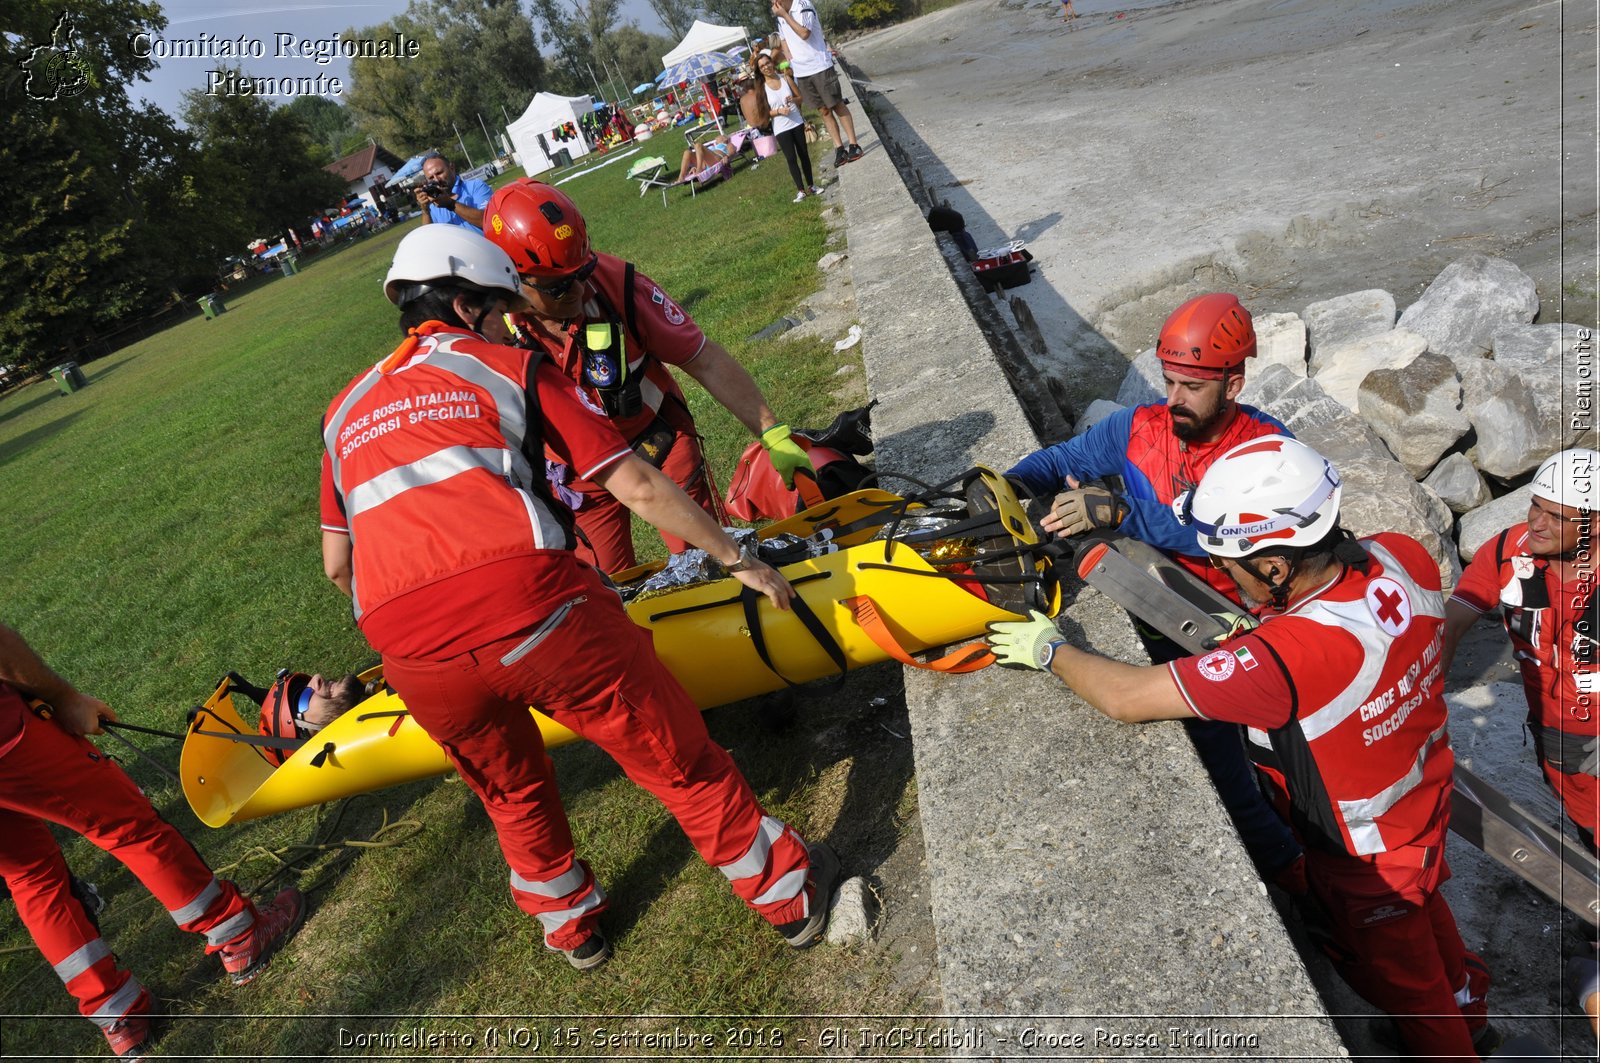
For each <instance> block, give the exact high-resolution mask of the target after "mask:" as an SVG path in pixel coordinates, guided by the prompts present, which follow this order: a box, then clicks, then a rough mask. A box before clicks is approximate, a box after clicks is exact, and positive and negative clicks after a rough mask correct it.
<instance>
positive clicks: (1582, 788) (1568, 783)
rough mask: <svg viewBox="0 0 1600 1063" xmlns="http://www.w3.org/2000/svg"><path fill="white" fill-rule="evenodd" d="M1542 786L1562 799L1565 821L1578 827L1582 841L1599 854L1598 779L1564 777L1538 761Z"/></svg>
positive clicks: (1588, 776)
mask: <svg viewBox="0 0 1600 1063" xmlns="http://www.w3.org/2000/svg"><path fill="white" fill-rule="evenodd" d="M1539 767H1540V768H1541V769H1543V771H1544V779H1545V782H1547V783H1549V784H1550V788H1551V789H1552V790H1554V791H1555V792H1556V795H1557V796H1558V797H1560V798H1561V807H1562V808H1563V809H1565V810H1566V813H1567V818H1568V819H1570V820H1572V822H1573V823H1575V824H1577V826H1578V829H1579V831H1580V832H1581V833H1582V834H1583V836H1584V839H1585V840H1586V841H1587V842H1588V843H1589V845H1590V846H1591V847H1593V848H1594V849H1595V850H1596V852H1597V854H1600V779H1596V778H1595V777H1594V776H1593V775H1589V774H1586V773H1584V772H1581V771H1580V772H1577V773H1576V774H1573V775H1566V774H1563V773H1562V772H1559V771H1556V770H1555V769H1554V768H1552V767H1551V766H1550V765H1549V764H1548V763H1546V762H1545V761H1543V760H1541V761H1540V762H1539Z"/></svg>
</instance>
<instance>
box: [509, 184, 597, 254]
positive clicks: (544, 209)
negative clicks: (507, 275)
mask: <svg viewBox="0 0 1600 1063" xmlns="http://www.w3.org/2000/svg"><path fill="white" fill-rule="evenodd" d="M483 235H485V236H487V237H488V238H489V239H490V240H492V241H494V243H495V244H496V245H497V246H498V247H500V248H501V250H503V251H505V253H506V254H508V255H510V256H511V261H512V262H514V263H516V266H517V272H518V273H520V274H522V275H523V276H524V277H549V278H557V277H564V276H566V275H567V274H569V273H572V272H574V271H576V270H578V269H580V268H582V267H583V266H584V265H586V264H587V263H588V261H589V260H590V259H591V258H593V257H594V253H593V252H592V251H591V250H590V249H589V229H588V227H587V226H586V225H584V223H583V214H582V212H581V211H579V210H578V205H577V204H576V203H574V202H572V200H571V199H570V198H568V196H567V194H566V193H565V192H563V191H561V190H560V189H558V188H555V187H554V186H552V185H547V184H544V183H543V182H541V181H535V180H534V179H533V178H531V177H519V178H518V179H517V180H515V181H512V182H511V183H510V184H508V185H506V186H505V187H504V188H501V189H500V190H499V191H497V192H495V194H494V195H492V196H490V197H489V206H488V207H487V208H485V210H484V212H483Z"/></svg>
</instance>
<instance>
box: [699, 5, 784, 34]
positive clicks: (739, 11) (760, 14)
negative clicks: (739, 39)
mask: <svg viewBox="0 0 1600 1063" xmlns="http://www.w3.org/2000/svg"><path fill="white" fill-rule="evenodd" d="M705 9H706V14H707V15H708V16H710V18H711V20H712V21H714V22H717V23H719V24H721V25H724V26H743V27H744V28H745V29H746V30H749V31H750V34H751V36H752V37H759V36H763V35H765V34H768V33H771V32H772V30H773V28H774V27H775V25H776V23H777V16H775V15H774V14H773V13H772V0H706V2H705Z"/></svg>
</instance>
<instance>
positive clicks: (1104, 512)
mask: <svg viewBox="0 0 1600 1063" xmlns="http://www.w3.org/2000/svg"><path fill="white" fill-rule="evenodd" d="M1125 516H1127V511H1126V510H1125V509H1124V508H1123V506H1122V503H1121V502H1119V501H1118V500H1117V496H1116V495H1114V494H1112V493H1111V492H1110V491H1107V490H1106V489H1105V488H1104V487H1094V486H1090V487H1074V488H1073V489H1072V490H1071V491H1063V492H1061V493H1060V494H1059V495H1056V497H1055V501H1054V502H1052V503H1051V504H1050V512H1049V513H1048V514H1046V516H1045V518H1044V519H1043V520H1042V521H1040V522H1039V524H1040V526H1041V527H1042V528H1044V530H1045V531H1047V532H1052V533H1054V534H1056V535H1060V536H1063V537H1066V536H1070V535H1082V534H1083V533H1084V532H1087V531H1093V530H1094V529H1096V528H1115V527H1116V526H1117V525H1119V524H1121V523H1122V518H1123V517H1125Z"/></svg>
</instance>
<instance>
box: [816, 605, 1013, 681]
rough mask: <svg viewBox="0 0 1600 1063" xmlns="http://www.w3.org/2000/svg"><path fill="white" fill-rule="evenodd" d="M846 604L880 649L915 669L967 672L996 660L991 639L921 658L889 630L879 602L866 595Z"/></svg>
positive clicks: (859, 624)
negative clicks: (928, 658)
mask: <svg viewBox="0 0 1600 1063" xmlns="http://www.w3.org/2000/svg"><path fill="white" fill-rule="evenodd" d="M844 605H845V606H846V607H848V608H849V610H850V615H851V616H852V617H853V618H854V619H855V622H856V626H857V627H859V628H860V629H861V630H862V631H864V632H866V633H867V637H868V638H870V639H871V640H872V641H873V642H874V643H876V644H877V646H878V648H879V649H880V650H882V651H883V652H884V653H887V654H888V655H889V656H890V657H893V658H894V659H895V660H897V661H899V662H900V663H901V664H905V665H910V666H911V667H912V668H921V669H923V670H924V671H929V672H949V673H953V674H957V675H960V674H964V673H966V672H976V671H978V670H979V669H982V668H987V667H989V666H990V665H991V664H993V663H994V659H995V658H994V651H993V650H991V649H990V648H989V644H988V643H987V642H969V643H967V644H966V645H965V646H958V647H956V648H955V649H953V650H951V651H950V652H949V653H947V654H945V655H944V656H943V657H940V658H938V659H936V660H932V661H919V660H917V659H916V658H915V657H913V656H911V654H910V653H909V652H908V651H907V650H906V648H905V647H904V646H902V645H901V644H900V640H899V639H897V638H895V635H894V632H892V631H890V630H889V625H888V623H887V622H886V621H885V620H884V619H883V614H882V613H880V612H878V604H877V603H876V602H874V601H873V600H872V599H871V598H869V597H867V596H866V595H864V594H863V595H859V596H857V597H854V598H846V599H844Z"/></svg>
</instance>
